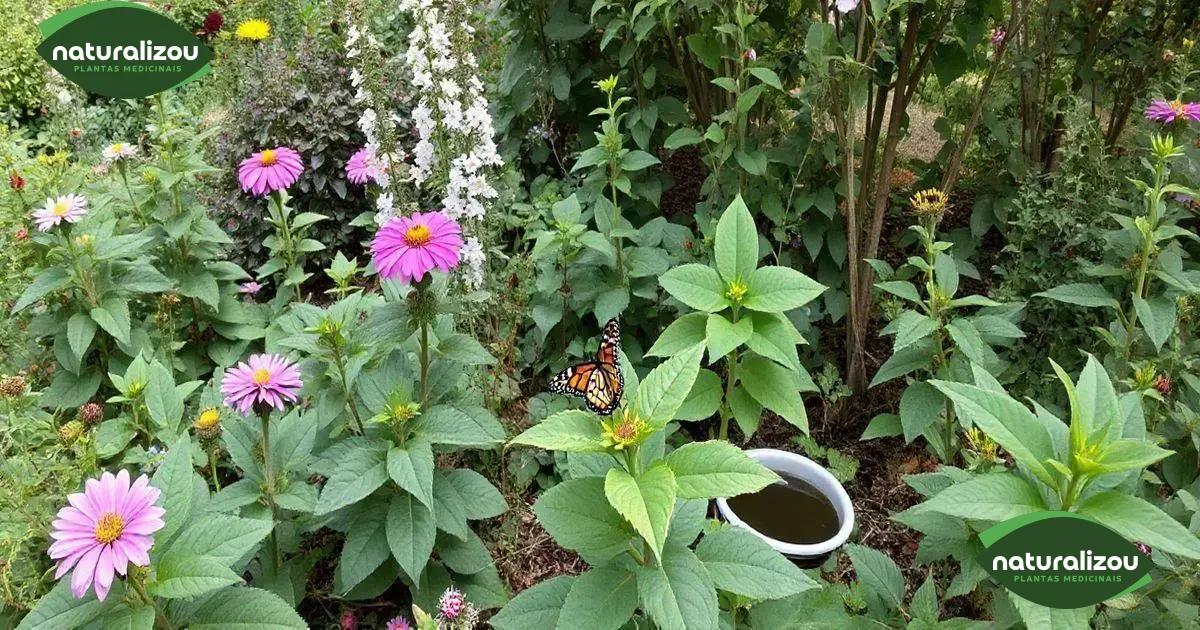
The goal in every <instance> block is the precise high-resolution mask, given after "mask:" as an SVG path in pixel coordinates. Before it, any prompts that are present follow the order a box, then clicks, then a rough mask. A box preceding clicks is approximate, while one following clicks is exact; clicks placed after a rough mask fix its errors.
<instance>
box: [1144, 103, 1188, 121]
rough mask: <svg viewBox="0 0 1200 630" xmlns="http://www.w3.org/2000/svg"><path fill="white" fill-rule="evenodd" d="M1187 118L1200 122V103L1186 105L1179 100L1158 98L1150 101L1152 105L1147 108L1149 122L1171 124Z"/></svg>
mask: <svg viewBox="0 0 1200 630" xmlns="http://www.w3.org/2000/svg"><path fill="white" fill-rule="evenodd" d="M1185 118H1190V119H1191V120H1195V121H1200V103H1184V102H1183V101H1181V100H1179V99H1175V100H1173V101H1166V100H1163V99H1161V98H1156V99H1154V100H1153V101H1150V105H1149V106H1148V107H1147V108H1146V119H1147V120H1155V121H1158V122H1161V123H1171V122H1175V121H1176V120H1183V119H1185Z"/></svg>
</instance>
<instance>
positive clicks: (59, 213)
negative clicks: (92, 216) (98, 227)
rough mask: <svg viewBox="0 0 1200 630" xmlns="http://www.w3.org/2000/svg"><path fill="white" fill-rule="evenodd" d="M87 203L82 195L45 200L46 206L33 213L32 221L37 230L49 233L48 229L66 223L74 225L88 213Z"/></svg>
mask: <svg viewBox="0 0 1200 630" xmlns="http://www.w3.org/2000/svg"><path fill="white" fill-rule="evenodd" d="M87 205H88V201H87V198H86V197H84V196H83V195H63V196H61V197H55V198H53V199H46V205H44V206H42V207H41V208H38V209H37V210H34V211H33V221H34V223H37V229H38V230H40V231H42V232H49V231H50V228H52V227H54V226H56V225H58V224H59V223H62V222H63V221H66V222H67V223H75V222H76V221H78V220H79V219H81V218H82V217H83V215H85V214H87V213H88V210H87Z"/></svg>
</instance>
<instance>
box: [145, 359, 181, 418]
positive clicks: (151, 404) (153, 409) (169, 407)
mask: <svg viewBox="0 0 1200 630" xmlns="http://www.w3.org/2000/svg"><path fill="white" fill-rule="evenodd" d="M146 409H147V410H148V411H149V412H150V419H151V420H153V421H154V423H155V424H157V425H158V426H160V427H162V428H164V429H166V430H167V431H168V432H170V433H176V432H178V431H179V423H180V421H181V420H182V419H183V398H181V397H180V396H179V390H177V389H176V388H175V380H174V379H173V378H172V377H171V371H170V370H168V369H167V368H166V367H164V366H163V365H162V364H161V363H159V362H157V361H155V362H154V363H151V364H150V382H149V383H148V384H147V385H146Z"/></svg>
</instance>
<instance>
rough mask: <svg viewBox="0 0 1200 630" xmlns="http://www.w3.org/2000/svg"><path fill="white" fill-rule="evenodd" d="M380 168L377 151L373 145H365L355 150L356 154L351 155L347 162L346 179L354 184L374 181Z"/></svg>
mask: <svg viewBox="0 0 1200 630" xmlns="http://www.w3.org/2000/svg"><path fill="white" fill-rule="evenodd" d="M378 170H379V169H378V165H377V164H376V160H375V151H373V150H372V149H371V147H363V148H361V149H359V150H358V151H355V152H354V155H351V156H350V161H349V162H346V179H347V180H349V181H350V183H352V184H365V183H367V182H368V181H370V182H374V181H376V177H377V176H376V173H377V172H378Z"/></svg>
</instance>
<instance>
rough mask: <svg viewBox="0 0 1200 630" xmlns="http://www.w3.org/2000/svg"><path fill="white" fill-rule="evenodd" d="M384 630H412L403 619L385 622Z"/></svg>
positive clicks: (396, 618) (395, 618)
mask: <svg viewBox="0 0 1200 630" xmlns="http://www.w3.org/2000/svg"><path fill="white" fill-rule="evenodd" d="M386 630H412V626H410V625H409V624H408V620H407V619H405V618H404V617H393V618H392V620H391V621H388V622H387V628H386Z"/></svg>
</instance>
